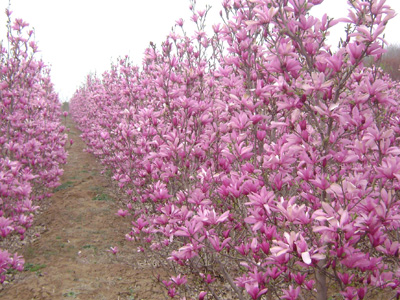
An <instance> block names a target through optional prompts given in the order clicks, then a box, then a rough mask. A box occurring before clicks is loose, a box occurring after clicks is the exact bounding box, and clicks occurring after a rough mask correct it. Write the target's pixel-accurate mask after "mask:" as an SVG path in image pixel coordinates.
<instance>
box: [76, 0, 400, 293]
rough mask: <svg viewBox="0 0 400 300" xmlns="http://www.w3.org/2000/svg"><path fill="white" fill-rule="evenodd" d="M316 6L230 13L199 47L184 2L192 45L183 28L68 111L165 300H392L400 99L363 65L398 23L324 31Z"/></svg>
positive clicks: (238, 7)
mask: <svg viewBox="0 0 400 300" xmlns="http://www.w3.org/2000/svg"><path fill="white" fill-rule="evenodd" d="M321 2H322V0H308V1H307V0H280V1H277V0H251V1H247V0H235V1H229V0H224V1H223V3H222V6H223V10H222V11H221V18H222V22H221V24H216V25H213V26H212V29H213V34H212V35H207V33H206V28H205V18H206V15H207V12H208V9H209V8H206V9H205V10H200V11H198V10H196V8H195V1H191V6H190V8H191V10H192V12H193V16H192V21H193V22H194V23H195V25H196V27H197V29H196V31H195V33H194V35H193V36H189V35H188V34H187V33H186V32H185V31H184V29H183V21H182V20H178V21H177V24H176V28H177V29H178V30H179V34H178V32H176V31H173V32H172V33H171V34H170V35H169V36H168V37H167V39H166V40H165V42H164V43H163V44H162V47H161V48H160V49H157V48H156V47H155V46H154V45H153V44H151V46H150V47H149V48H148V49H147V50H146V52H145V56H144V59H143V64H142V66H141V68H138V67H136V66H133V65H132V64H131V63H130V62H129V59H128V58H127V57H126V58H123V59H120V60H119V62H118V64H116V65H114V66H113V67H112V68H111V70H110V71H107V72H105V73H104V74H103V76H102V78H97V77H95V76H91V77H88V79H87V82H86V83H85V84H84V85H83V86H82V87H81V88H80V89H79V90H78V91H77V92H76V94H75V95H74V96H73V98H72V100H71V113H72V114H73V117H74V119H75V120H76V121H77V123H78V124H79V126H80V128H81V130H82V131H83V133H82V137H83V138H84V139H85V140H86V142H87V145H88V151H90V152H91V153H93V154H95V155H96V156H97V157H98V158H99V159H100V160H101V162H102V163H103V164H104V166H105V167H106V168H107V169H108V170H110V171H111V173H112V174H113V179H114V180H116V182H117V183H118V186H119V188H120V189H121V190H122V191H123V192H124V193H125V194H126V197H127V200H126V201H127V203H126V208H124V209H120V210H119V212H118V214H119V215H121V216H123V217H125V218H127V219H129V221H130V222H131V227H132V228H131V230H130V232H129V233H128V234H127V235H126V238H127V239H128V240H134V241H136V242H137V245H138V250H139V251H140V252H143V253H145V254H146V253H151V255H152V256H157V257H159V258H160V260H161V262H162V265H164V266H165V267H167V268H168V270H169V272H170V276H169V277H168V278H162V277H161V276H160V278H159V279H160V282H162V284H163V285H164V286H165V288H166V290H167V291H168V295H169V296H170V297H171V298H180V299H185V297H186V299H187V298H189V297H193V292H196V293H197V296H196V297H198V298H199V299H205V297H208V298H207V299H211V298H213V299H227V298H230V299H318V300H322V299H328V298H330V297H331V298H330V299H348V300H350V299H371V298H372V297H374V295H376V294H379V293H383V294H384V295H385V296H384V297H385V299H391V298H392V299H396V298H397V299H398V297H399V295H400V286H399V285H400V269H399V250H400V244H399V242H400V236H399V229H400V228H399V227H400V214H399V209H400V208H399V204H400V198H399V197H400V191H399V188H400V148H399V137H400V129H399V125H400V110H399V99H400V98H399V97H400V94H399V93H400V89H399V85H398V83H397V82H393V81H391V80H390V79H389V77H388V76H387V75H385V74H383V73H382V72H381V71H380V70H379V69H374V68H366V67H364V66H363V60H364V58H365V57H367V56H369V57H371V58H372V59H379V57H380V56H381V55H382V54H383V53H384V49H383V48H384V47H383V46H384V45H385V42H384V40H382V38H381V35H382V33H383V31H384V29H385V25H386V23H387V22H388V21H389V20H390V19H391V18H392V17H393V16H394V12H393V11H392V10H391V9H390V8H389V7H388V6H386V5H385V1H384V0H366V1H360V0H350V1H349V2H348V5H349V13H348V17H346V18H342V19H337V20H334V19H330V18H329V17H328V16H327V15H324V16H323V17H322V18H321V19H318V18H316V17H314V16H312V8H313V7H314V6H315V5H318V4H320V3H321ZM337 23H345V24H346V30H345V32H344V33H343V38H342V40H341V42H340V45H339V47H338V48H332V47H331V46H329V45H327V43H326V38H327V37H328V35H329V32H330V31H331V30H332V28H333V27H335V25H336V24H337ZM180 32H182V33H180ZM227 290H229V292H226V291H227Z"/></svg>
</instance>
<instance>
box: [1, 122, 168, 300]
mask: <svg viewBox="0 0 400 300" xmlns="http://www.w3.org/2000/svg"><path fill="white" fill-rule="evenodd" d="M66 125H67V127H69V128H70V132H69V139H73V140H74V144H73V145H72V146H69V145H68V147H67V148H68V152H69V155H68V163H67V164H66V165H65V166H64V175H63V176H62V178H61V185H60V186H59V187H58V188H56V189H55V191H54V195H53V196H52V197H51V198H50V199H49V202H48V203H47V204H45V205H43V206H44V207H45V208H44V209H43V206H42V210H41V213H40V214H38V215H37V216H36V218H35V222H34V226H33V227H32V228H31V229H30V231H31V232H34V233H36V234H32V233H31V236H30V238H28V239H27V241H24V242H22V243H17V245H16V246H15V247H14V248H15V250H16V251H17V252H18V254H20V255H23V256H24V258H25V262H26V263H25V270H24V271H23V272H17V273H16V274H15V275H14V276H13V279H12V280H11V281H10V282H9V283H6V284H5V285H3V287H0V289H1V290H0V299H3V300H6V299H10V300H11V299H12V300H16V299H17V300H24V299H82V300H83V299H85V300H86V299H98V300H101V299H121V300H122V299H132V300H133V299H135V300H139V299H165V298H166V297H165V292H164V290H163V289H162V288H161V286H160V285H159V283H157V282H156V279H155V278H156V277H155V275H154V274H157V273H159V272H161V271H159V270H157V269H156V268H154V267H152V265H151V264H150V263H149V262H147V261H145V260H144V259H143V258H141V256H139V254H138V253H137V250H136V249H137V245H135V244H134V243H133V242H128V241H126V240H125V237H124V236H125V234H126V233H127V232H128V231H129V223H128V222H127V220H124V219H123V218H121V217H119V216H116V215H115V213H116V212H117V210H118V208H120V207H121V206H120V205H119V203H118V199H116V198H117V197H116V196H115V195H114V194H113V192H112V190H113V189H112V186H111V183H110V181H109V180H108V179H107V178H106V177H105V176H102V175H101V173H100V172H101V170H102V167H101V165H100V164H99V163H98V162H97V161H96V160H95V158H94V156H92V155H91V154H88V153H86V152H84V151H83V150H84V148H85V144H84V142H83V141H82V139H81V138H80V137H79V135H80V131H78V130H77V129H76V128H75V125H74V124H73V123H72V122H71V121H70V120H69V119H67V124H66ZM38 233H40V237H36V236H37V235H38ZM115 246H117V247H118V248H119V252H118V253H117V254H116V255H113V254H112V253H110V252H108V251H107V250H109V249H110V247H115ZM12 250H14V249H12Z"/></svg>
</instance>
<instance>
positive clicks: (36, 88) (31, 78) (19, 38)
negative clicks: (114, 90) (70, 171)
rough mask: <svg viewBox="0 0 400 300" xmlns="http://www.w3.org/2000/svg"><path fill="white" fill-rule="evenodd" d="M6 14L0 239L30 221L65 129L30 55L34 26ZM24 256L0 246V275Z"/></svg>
mask: <svg viewBox="0 0 400 300" xmlns="http://www.w3.org/2000/svg"><path fill="white" fill-rule="evenodd" d="M6 13H7V16H8V25H7V28H8V32H7V42H8V48H5V47H4V45H2V46H1V47H0V48H1V53H0V98H1V101H0V236H1V238H0V241H2V242H3V245H6V243H5V238H6V237H7V236H10V235H12V234H14V233H15V234H19V235H20V237H21V239H23V238H24V233H25V231H26V230H27V228H29V227H30V226H31V225H32V222H33V213H34V212H35V211H36V210H37V209H38V206H37V204H38V201H39V200H41V199H43V198H44V197H47V196H49V195H50V193H49V192H50V191H51V190H52V189H53V188H54V187H56V186H57V185H58V180H59V177H60V176H61V175H62V172H63V171H62V169H61V165H62V164H64V163H65V161H66V152H65V150H64V145H65V141H66V134H65V133H63V132H64V130H65V127H64V126H61V123H60V119H61V118H60V117H61V110H60V103H59V100H58V96H57V94H55V92H54V90H53V85H52V84H51V82H50V78H49V70H48V69H47V68H46V66H45V65H44V63H43V62H42V61H38V60H36V59H35V58H34V55H35V53H36V52H37V45H36V44H35V42H34V41H33V40H32V35H33V31H31V30H27V26H28V24H27V23H25V22H24V21H22V20H21V19H16V20H15V21H14V23H12V21H11V12H10V11H8V10H7V11H6ZM9 268H14V269H18V270H21V269H22V268H23V259H22V257H20V256H18V255H17V254H14V255H11V254H10V253H9V252H8V251H7V250H5V249H4V250H1V249H0V276H1V278H0V279H1V281H3V280H4V278H5V272H6V271H7V270H8V269H9Z"/></svg>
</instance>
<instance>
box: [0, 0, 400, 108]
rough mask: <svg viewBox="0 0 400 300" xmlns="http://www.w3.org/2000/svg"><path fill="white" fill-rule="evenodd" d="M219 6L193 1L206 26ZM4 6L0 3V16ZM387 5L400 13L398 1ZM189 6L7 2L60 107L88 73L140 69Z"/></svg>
mask: <svg viewBox="0 0 400 300" xmlns="http://www.w3.org/2000/svg"><path fill="white" fill-rule="evenodd" d="M221 1H222V0H197V3H198V4H197V8H198V9H202V8H204V7H205V5H206V4H207V3H208V4H211V5H212V6H213V8H212V10H211V12H210V18H209V20H210V22H209V24H213V23H216V22H219V20H220V19H219V11H220V10H221ZM8 2H9V1H8V0H0V10H1V11H2V12H4V10H5V8H7V7H8ZM386 3H387V4H389V5H390V6H391V7H392V8H394V9H395V10H396V11H398V12H400V0H387V1H386ZM188 6H189V1H188V0H147V1H146V0H112V1H111V0H68V1H66V0H64V1H61V0H11V10H12V11H13V15H12V16H13V17H14V18H22V19H24V21H26V22H28V23H29V24H30V25H31V26H33V27H34V28H35V32H36V40H37V41H38V44H39V49H40V51H41V56H42V58H43V60H44V61H45V62H46V63H48V64H50V65H51V69H52V73H51V74H52V80H53V82H54V84H55V87H56V90H57V91H58V93H59V94H60V99H61V100H62V101H68V100H69V98H70V97H71V96H72V94H73V93H74V92H75V90H76V88H78V87H79V86H80V85H81V83H82V82H84V80H85V77H86V75H87V74H88V73H89V72H95V71H96V72H97V73H98V74H101V73H102V72H103V71H105V70H107V69H109V67H110V64H111V62H112V61H115V59H116V58H118V57H119V56H124V55H126V54H129V55H130V57H131V58H132V60H133V61H134V62H135V63H136V64H140V63H141V61H142V58H143V52H144V50H145V48H146V47H147V46H148V44H149V42H150V41H153V42H154V43H156V44H157V45H160V43H161V42H162V41H163V40H164V38H165V36H166V35H167V34H168V33H169V32H170V30H171V27H172V26H173V25H174V24H175V21H176V20H178V19H179V18H183V19H184V20H185V21H186V24H187V23H190V21H189V19H190V16H191V14H190V11H189V9H188ZM346 7H347V6H346V0H325V1H324V3H323V5H321V6H320V7H317V8H315V14H316V15H318V16H320V15H322V14H323V13H325V12H326V13H328V15H329V16H330V17H336V18H337V17H345V16H347V9H346ZM2 12H1V13H0V36H1V37H2V39H4V32H5V25H6V15H5V14H4V13H2ZM399 31H400V16H396V17H395V19H393V20H392V21H391V23H389V25H388V27H387V29H386V40H387V41H388V42H389V43H392V44H396V43H397V44H400V34H399ZM335 38H336V39H338V38H337V36H336V37H335V36H334V37H333V39H335ZM332 43H334V45H336V44H337V42H336V41H332Z"/></svg>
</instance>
